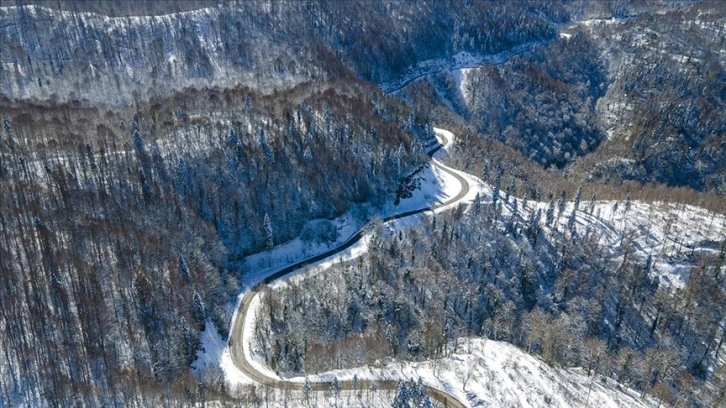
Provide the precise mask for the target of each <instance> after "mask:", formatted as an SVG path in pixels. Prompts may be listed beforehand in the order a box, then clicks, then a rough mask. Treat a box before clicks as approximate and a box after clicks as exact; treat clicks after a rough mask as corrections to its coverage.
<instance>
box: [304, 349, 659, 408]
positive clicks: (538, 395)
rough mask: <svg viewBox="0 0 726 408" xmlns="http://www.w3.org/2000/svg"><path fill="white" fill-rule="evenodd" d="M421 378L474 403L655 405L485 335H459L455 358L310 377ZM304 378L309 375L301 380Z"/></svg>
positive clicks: (610, 383) (394, 363)
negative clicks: (477, 336)
mask: <svg viewBox="0 0 726 408" xmlns="http://www.w3.org/2000/svg"><path fill="white" fill-rule="evenodd" d="M353 376H357V377H358V378H359V379H382V378H388V379H414V380H416V379H418V378H419V377H420V378H421V379H422V380H423V382H424V384H427V385H429V386H433V387H435V388H438V389H442V390H446V391H447V392H449V393H451V394H452V395H454V396H456V397H457V398H458V399H459V401H462V402H466V403H468V405H469V406H472V407H544V406H549V407H584V406H596V407H601V408H605V407H613V408H616V407H650V406H656V403H655V401H653V400H650V399H647V400H646V399H642V398H640V395H639V394H638V393H637V392H635V391H634V390H631V389H624V388H622V387H620V386H619V384H618V383H617V382H615V381H613V380H611V379H607V378H604V377H600V376H595V377H589V376H587V374H586V373H585V372H584V371H583V370H581V369H564V368H557V367H552V366H549V365H547V364H546V363H544V362H543V361H541V360H540V359H538V358H537V357H534V356H531V355H529V354H527V353H526V352H524V351H522V350H519V349H518V348H516V347H515V346H512V345H511V344H508V343H504V342H498V341H493V340H486V339H481V338H472V339H468V338H467V339H459V341H458V345H457V346H456V350H455V351H454V352H453V353H452V354H451V356H449V357H445V358H441V359H438V360H434V361H424V362H416V363H411V362H399V361H390V362H386V363H383V364H381V366H380V367H361V368H355V369H350V370H338V371H333V372H330V373H325V374H321V375H317V376H312V377H310V381H331V380H332V378H333V377H335V378H337V379H338V380H352V378H353ZM299 380H300V381H304V379H302V378H300V379H299Z"/></svg>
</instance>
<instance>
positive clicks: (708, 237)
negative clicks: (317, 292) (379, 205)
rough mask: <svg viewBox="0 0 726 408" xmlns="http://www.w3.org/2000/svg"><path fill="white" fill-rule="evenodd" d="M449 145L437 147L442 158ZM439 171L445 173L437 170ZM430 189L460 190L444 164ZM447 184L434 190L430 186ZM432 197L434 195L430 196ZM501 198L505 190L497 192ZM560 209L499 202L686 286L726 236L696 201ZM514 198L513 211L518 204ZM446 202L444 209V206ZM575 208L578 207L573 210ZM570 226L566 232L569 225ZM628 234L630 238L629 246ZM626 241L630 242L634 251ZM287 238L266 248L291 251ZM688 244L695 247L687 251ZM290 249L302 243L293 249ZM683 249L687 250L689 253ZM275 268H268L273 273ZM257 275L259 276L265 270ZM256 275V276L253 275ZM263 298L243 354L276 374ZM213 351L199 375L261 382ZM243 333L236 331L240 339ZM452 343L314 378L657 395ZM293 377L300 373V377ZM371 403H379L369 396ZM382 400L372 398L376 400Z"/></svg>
mask: <svg viewBox="0 0 726 408" xmlns="http://www.w3.org/2000/svg"><path fill="white" fill-rule="evenodd" d="M435 130H436V133H437V134H439V135H441V136H444V137H445V138H447V139H448V140H450V143H449V145H448V146H447V147H449V148H450V147H451V146H452V145H453V144H455V143H456V139H455V136H454V135H453V134H452V133H450V132H447V131H445V130H442V129H435ZM446 154H447V152H446V150H443V151H441V152H440V153H439V158H445V156H446ZM432 176H434V177H441V179H439V180H438V181H435V180H431V177H432ZM421 177H422V179H424V180H425V183H424V185H425V186H426V188H424V189H423V190H422V191H421V192H420V193H419V194H415V195H414V197H413V198H412V200H413V201H412V202H416V204H417V205H422V204H426V203H427V202H430V203H434V202H436V200H435V199H434V198H435V197H450V196H452V195H454V194H455V191H453V190H455V187H456V186H455V185H454V183H452V180H448V179H447V178H446V176H445V175H442V174H441V173H438V172H424V173H423V174H422V175H421ZM466 179H467V181H468V182H469V187H470V191H469V194H467V196H466V197H465V199H463V200H462V201H461V202H460V204H462V203H463V204H466V205H468V206H469V209H470V210H471V209H472V208H473V205H474V200H475V197H477V196H478V197H479V200H481V201H482V202H491V200H492V197H493V194H494V193H493V188H492V187H491V186H489V185H487V184H486V183H483V182H481V181H480V180H478V179H477V178H475V177H473V176H471V175H467V177H466ZM435 188H440V189H441V190H440V191H439V192H438V193H437V192H436V191H434V190H432V189H435ZM432 199H434V200H433V201H427V200H432ZM499 200H500V202H501V201H504V198H503V197H500V198H499ZM563 204H564V206H563V207H562V211H561V213H560V212H559V210H557V209H556V210H554V213H555V214H553V218H554V220H553V221H552V223H551V224H549V225H548V222H547V220H546V217H545V214H546V213H547V211H548V207H549V206H550V204H548V203H541V202H533V201H529V202H527V203H526V204H525V201H524V200H522V199H515V198H510V199H509V200H508V202H506V203H505V205H504V206H503V209H502V213H503V215H508V216H511V214H512V212H514V211H518V214H520V215H521V216H522V218H524V219H528V218H531V216H532V215H533V213H536V212H537V211H539V212H540V213H541V214H542V218H541V220H540V221H539V223H540V224H541V226H542V228H543V229H545V230H546V231H549V233H551V234H559V233H573V231H574V233H577V234H586V233H593V232H596V233H597V234H598V235H599V237H600V238H599V240H600V243H601V245H602V246H603V248H605V249H606V251H608V252H609V253H610V255H611V256H613V257H615V258H617V257H622V256H623V255H624V253H625V252H627V253H628V254H629V256H631V255H633V256H635V257H639V258H642V259H643V260H645V259H648V258H650V259H651V262H652V269H651V273H653V274H656V275H657V276H658V277H659V278H660V281H661V282H663V283H665V284H670V285H674V286H675V287H680V286H682V285H683V284H684V282H685V280H687V278H688V273H689V268H690V266H691V265H692V264H693V262H694V257H697V256H698V254H700V253H708V252H712V253H713V252H716V253H717V252H718V250H719V245H720V243H721V242H722V241H723V239H724V234H725V231H726V218H725V217H724V216H723V215H720V214H714V213H711V212H708V211H706V210H703V209H701V208H698V207H693V206H676V205H671V204H667V203H654V204H647V203H642V202H635V201H633V202H623V203H619V202H602V201H594V202H589V201H581V202H580V203H579V204H578V205H577V207H578V208H577V210H576V209H575V207H576V205H575V203H574V202H565V203H563ZM515 207H516V210H515ZM439 211H445V209H440V210H439ZM573 213H574V215H573ZM422 217H424V215H416V216H413V217H408V218H404V219H401V220H396V221H392V222H389V223H386V224H384V225H383V230H384V231H386V232H387V234H385V235H386V236H388V237H394V236H396V235H398V232H399V231H403V230H406V229H408V228H412V227H414V226H415V225H416V224H417V223H418V222H420V221H421V220H422ZM566 231H567V232H566ZM370 238H371V234H368V235H367V236H365V237H364V238H363V239H361V241H360V242H358V243H357V244H356V245H355V246H354V247H352V248H349V249H347V250H345V251H343V252H341V253H340V254H336V255H334V256H331V257H330V258H328V259H325V260H322V261H320V262H317V263H316V264H314V265H311V266H308V267H307V268H306V269H305V270H304V271H301V272H300V273H298V274H294V275H293V278H292V279H293V281H300V280H302V279H306V278H307V277H309V276H311V274H318V273H325V270H326V269H328V268H329V267H331V266H332V265H334V264H337V263H340V262H343V261H346V260H350V259H354V258H357V257H359V256H361V255H363V254H365V253H366V251H367V248H368V245H369V244H370ZM626 243H628V244H627V245H626ZM626 247H627V248H631V249H633V250H632V251H631V250H630V249H628V250H627V251H626ZM285 248H286V247H285V246H281V247H279V248H278V249H277V250H273V251H272V252H271V253H268V254H267V257H269V256H270V255H271V254H274V253H275V252H280V253H282V252H286V249H285ZM684 248H686V249H688V251H684ZM292 252H293V253H294V252H295V251H292ZM685 252H690V255H688V256H684V255H683V254H684V253H685ZM274 270H275V268H272V269H268V270H267V273H272V272H274ZM264 275H265V274H264V273H263V274H262V275H259V274H258V275H256V276H255V279H256V280H259V279H261V278H263V277H264ZM250 283H252V282H250ZM284 285H286V281H285V280H283V281H278V282H276V283H275V284H273V287H280V286H284ZM259 307H260V302H259V297H258V298H257V299H256V300H255V301H254V302H253V304H252V306H251V307H250V311H249V316H251V317H252V318H250V319H248V320H247V321H246V322H245V323H246V327H245V330H244V333H245V334H244V340H242V341H245V345H244V346H245V354H246V358H247V359H248V360H249V361H250V362H251V363H252V364H253V365H254V366H256V367H257V370H259V371H260V372H263V373H265V374H266V375H267V376H269V377H271V378H279V377H278V376H277V374H276V373H274V372H273V371H271V370H270V369H269V368H267V367H266V366H265V363H264V362H263V361H262V359H261V355H262V353H261V350H260V348H259V347H260V345H259V344H257V343H256V341H255V340H253V339H254V337H255V336H254V335H253V333H254V332H255V330H256V326H255V319H254V316H256V314H257V312H256V310H257V309H258V308H259ZM204 339H205V340H204V341H205V344H206V346H205V349H206V351H205V352H204V353H202V354H201V355H200V356H199V360H198V364H197V366H196V368H197V372H198V375H199V376H200V377H205V376H208V375H209V373H217V374H216V376H217V377H223V378H224V380H225V382H226V383H227V386H228V387H229V388H230V389H239V390H240V392H242V390H245V389H247V388H246V387H248V386H250V385H251V384H253V383H254V382H253V381H251V380H250V379H249V378H246V377H245V376H244V375H243V374H241V373H240V372H239V371H238V370H237V369H236V367H235V365H234V363H233V362H232V360H231V357H230V354H229V351H228V350H227V349H226V347H225V342H224V341H223V340H222V339H220V338H218V336H217V335H216V334H215V333H205V336H204ZM240 340H241V339H233V341H240ZM456 343H457V345H455V346H453V347H454V348H455V352H454V353H453V354H452V355H450V356H449V357H447V358H444V359H438V360H435V361H426V362H420V363H406V362H401V361H383V362H382V361H379V362H377V363H376V364H374V365H373V366H370V367H361V368H356V369H349V370H342V371H341V370H339V371H335V372H329V373H326V374H321V375H319V376H316V377H314V378H313V377H311V380H314V381H318V380H319V381H323V382H329V381H332V378H333V377H336V378H338V379H341V380H343V379H347V380H351V379H352V377H353V375H356V376H357V377H358V378H361V379H381V378H386V379H394V380H398V379H410V378H414V379H415V378H417V377H422V378H423V379H424V382H425V384H427V385H429V386H433V387H436V388H441V389H444V390H446V391H447V392H450V393H452V394H454V395H456V396H457V397H459V398H460V400H461V401H468V403H469V404H470V405H471V406H544V405H553V406H561V407H566V406H587V405H602V406H607V407H610V406H612V407H620V406H650V405H654V404H651V402H650V401H648V400H644V399H642V398H641V397H640V396H639V395H638V393H635V392H633V391H630V390H627V389H624V388H623V387H621V386H619V385H618V384H617V382H615V381H614V380H612V379H609V378H605V377H601V376H599V375H598V376H588V375H586V373H584V369H581V368H575V369H564V368H557V367H552V366H548V365H547V364H545V363H544V362H542V361H541V360H539V359H538V358H536V357H533V356H531V355H529V354H527V353H525V352H523V351H521V350H519V349H518V348H516V347H515V346H512V345H509V344H507V343H503V342H496V341H488V340H484V339H476V338H473V339H472V338H460V339H459V340H458V341H457V342H456ZM292 381H303V379H302V378H293V379H292ZM369 404H373V402H369ZM373 405H375V404H373Z"/></svg>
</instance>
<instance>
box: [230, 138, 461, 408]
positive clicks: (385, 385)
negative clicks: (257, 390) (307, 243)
mask: <svg viewBox="0 0 726 408" xmlns="http://www.w3.org/2000/svg"><path fill="white" fill-rule="evenodd" d="M437 136H438V137H440V138H441V139H442V140H443V144H440V145H438V146H436V147H435V148H433V149H431V150H430V151H429V152H428V154H429V156H431V157H432V163H433V165H434V166H435V167H436V168H438V169H439V170H441V171H443V172H445V173H447V174H450V175H451V176H453V177H454V178H456V180H457V181H458V182H459V183H460V184H461V190H460V191H459V192H458V194H456V195H455V196H454V197H451V198H450V199H448V200H446V201H444V202H442V203H439V204H436V205H433V206H431V207H426V208H421V209H418V210H412V211H406V212H403V213H400V214H395V215H391V216H389V217H386V218H384V219H382V220H381V221H382V222H387V221H392V220H397V219H400V218H404V217H409V216H412V215H416V214H421V213H424V212H427V211H433V210H436V209H438V208H441V207H446V206H448V205H451V204H454V203H457V202H459V201H461V200H462V199H463V198H464V197H466V195H467V194H468V193H469V183H468V182H467V181H466V179H465V178H464V177H462V176H461V175H460V174H458V173H457V172H456V171H455V170H453V169H451V168H449V167H446V166H444V165H443V164H441V163H439V162H438V161H436V160H435V159H433V155H434V153H436V152H437V151H438V150H439V149H440V148H441V147H442V146H446V145H448V144H449V143H450V141H449V140H448V139H447V137H446V136H445V135H444V134H443V133H442V132H438V133H437ZM365 230H366V228H365V226H364V227H363V228H361V229H360V230H358V232H357V233H355V234H354V235H353V236H351V237H350V238H348V240H346V241H345V242H343V243H342V244H340V245H339V246H338V247H336V248H333V249H331V250H329V251H326V252H324V253H321V254H319V255H316V256H313V257H310V258H308V259H305V260H302V261H299V262H295V263H293V264H291V265H289V266H287V267H285V268H283V269H282V270H280V271H278V272H275V273H273V274H271V275H270V276H268V277H266V278H265V279H264V280H263V283H265V284H269V283H272V282H274V281H276V280H278V279H281V278H283V277H285V276H287V275H289V274H291V273H292V272H295V271H298V270H300V269H301V268H304V267H306V266H307V265H310V264H312V263H314V262H317V261H320V260H323V259H325V258H328V257H330V256H332V255H335V254H337V253H339V252H341V251H344V250H345V249H347V248H350V247H351V246H352V245H353V244H355V243H356V242H358V241H359V240H360V239H361V238H362V237H363V235H364V234H365V232H364V231H365ZM258 294H259V291H258V290H257V288H253V289H251V290H250V291H249V292H247V293H246V294H245V295H244V296H243V298H242V301H241V302H240V305H239V308H238V310H237V313H236V315H235V318H234V320H233V322H232V329H231V330H230V336H229V350H230V355H231V357H232V361H233V362H234V365H235V366H236V367H237V368H238V369H239V370H240V371H241V372H242V373H244V374H245V375H246V376H247V377H249V378H250V379H252V380H254V381H256V382H258V383H260V384H262V385H266V386H269V387H273V388H278V389H284V390H302V389H303V383H301V382H295V381H289V380H280V379H277V378H273V377H269V376H268V375H266V374H265V373H263V372H260V371H259V370H258V369H257V368H255V367H254V365H253V364H252V363H251V362H250V361H248V360H247V358H246V355H245V352H244V344H245V342H247V341H249V339H245V338H244V327H245V321H246V320H247V318H249V316H248V315H249V311H250V306H251V305H252V301H253V300H254V299H255V297H256V296H257V295H258ZM310 385H311V387H312V389H313V390H314V391H325V390H329V389H330V383H328V382H315V383H311V384H310ZM372 385H375V386H376V387H377V388H378V389H379V390H395V389H397V387H398V382H397V381H394V380H361V381H360V384H359V386H358V388H356V387H354V385H353V383H352V381H341V382H340V386H341V390H347V391H355V390H366V389H368V388H370V387H371V386H372ZM425 389H426V392H427V393H428V395H429V396H430V397H431V398H432V399H434V400H436V401H438V402H440V403H442V404H444V406H446V407H456V408H464V407H465V405H464V404H463V403H462V402H460V401H459V400H458V399H456V398H455V397H454V396H452V395H451V394H449V393H447V392H446V391H443V390H439V389H436V388H433V387H429V386H425Z"/></svg>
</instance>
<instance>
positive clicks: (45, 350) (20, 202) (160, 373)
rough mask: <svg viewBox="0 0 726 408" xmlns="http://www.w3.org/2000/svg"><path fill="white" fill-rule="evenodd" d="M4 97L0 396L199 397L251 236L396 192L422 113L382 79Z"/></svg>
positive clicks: (255, 244)
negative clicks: (91, 101) (209, 343)
mask: <svg viewBox="0 0 726 408" xmlns="http://www.w3.org/2000/svg"><path fill="white" fill-rule="evenodd" d="M3 105H4V106H5V107H7V108H6V110H4V112H3V113H4V114H5V115H7V116H6V119H5V121H4V129H3V131H2V132H3V133H2V139H0V145H1V146H2V149H1V150H2V152H3V153H2V154H1V155H0V186H1V188H2V191H3V192H4V193H3V195H2V197H1V198H0V236H1V237H2V239H0V259H1V261H0V272H1V274H2V276H3V279H2V282H3V283H2V285H1V286H0V300H2V308H0V326H2V327H4V328H5V329H4V330H5V331H4V332H5V333H6V334H7V335H4V336H2V337H1V338H0V346H1V348H2V350H3V356H4V358H3V359H2V362H1V363H0V377H2V378H3V381H2V386H0V405H5V404H8V405H22V404H30V405H50V406H63V405H68V404H71V403H72V401H77V402H79V403H81V404H85V405H89V406H98V405H127V404H142V405H149V404H155V402H153V401H155V398H157V397H161V398H165V399H166V398H170V399H176V398H181V399H185V398H186V397H185V396H184V395H185V394H184V393H182V392H180V390H182V389H183V388H184V387H187V388H189V387H191V388H189V389H190V391H189V393H191V394H190V395H191V397H190V398H192V397H193V398H201V397H200V395H201V394H199V393H200V392H202V391H200V390H197V386H196V383H195V382H194V381H191V380H190V379H189V378H188V372H189V365H190V364H191V362H192V360H193V359H194V357H195V355H196V352H197V349H198V347H199V334H200V332H201V330H203V329H204V326H205V324H208V323H209V322H211V323H212V324H214V326H215V327H216V330H218V331H219V332H220V333H222V334H223V335H226V330H227V328H228V324H229V320H230V315H229V313H230V311H231V310H230V304H229V303H230V302H232V301H233V299H234V296H235V295H236V294H237V291H238V286H237V282H238V279H239V278H241V277H242V276H243V274H244V273H245V271H243V270H239V269H231V268H234V265H237V264H238V263H239V262H238V261H239V260H240V259H241V258H242V257H243V256H245V255H247V254H250V253H252V252H257V251H260V250H263V249H265V248H267V247H269V246H271V245H274V244H276V243H278V242H284V241H286V240H288V239H291V238H292V237H295V236H297V235H298V234H299V233H300V231H301V229H302V227H303V225H304V224H305V221H306V220H308V219H313V218H329V217H334V216H337V215H340V214H341V213H343V212H344V211H347V210H349V209H351V208H352V206H354V205H355V206H361V207H365V208H370V209H373V210H375V208H376V207H377V206H380V205H382V204H384V203H388V202H392V201H393V200H394V198H395V192H396V191H397V188H398V183H399V181H400V179H401V178H403V177H404V176H405V175H407V174H409V173H410V172H412V171H414V170H415V169H416V168H417V167H418V166H419V165H420V164H421V163H423V161H424V159H425V157H426V156H425V154H424V150H423V143H429V142H430V138H431V137H432V131H431V126H430V124H429V123H428V122H427V120H426V119H424V118H421V117H418V116H416V114H415V112H413V111H411V110H409V109H408V108H407V107H405V106H403V105H402V104H401V103H400V102H397V101H395V100H393V99H391V98H390V97H387V96H385V95H383V94H382V93H381V92H380V91H379V90H378V89H377V88H374V87H370V86H368V85H362V84H351V83H330V84H317V85H315V86H308V87H300V88H296V89H294V90H291V91H289V92H286V93H285V94H278V95H276V96H262V95H259V94H256V93H254V92H252V91H250V90H248V89H234V90H209V91H207V92H206V93H205V94H204V97H203V98H200V94H199V93H198V92H194V91H189V92H186V93H181V94H177V95H176V96H175V97H174V98H173V99H171V100H158V101H152V102H151V103H150V104H148V105H144V106H141V107H139V109H138V110H135V111H123V110H121V111H119V110H105V109H102V108H88V107H83V106H80V105H61V106H58V105H52V106H51V105H50V104H29V103H26V102H10V101H7V100H5V101H4V102H3Z"/></svg>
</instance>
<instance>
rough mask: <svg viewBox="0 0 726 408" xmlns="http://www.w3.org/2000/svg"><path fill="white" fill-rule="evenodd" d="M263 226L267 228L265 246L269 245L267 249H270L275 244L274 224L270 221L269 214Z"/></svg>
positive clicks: (266, 215)
mask: <svg viewBox="0 0 726 408" xmlns="http://www.w3.org/2000/svg"><path fill="white" fill-rule="evenodd" d="M263 224H264V227H265V244H266V245H267V248H268V249H270V248H272V247H273V246H274V245H275V242H274V240H273V239H272V238H273V237H272V222H271V221H270V216H269V215H268V214H267V213H265V218H264V220H263Z"/></svg>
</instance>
